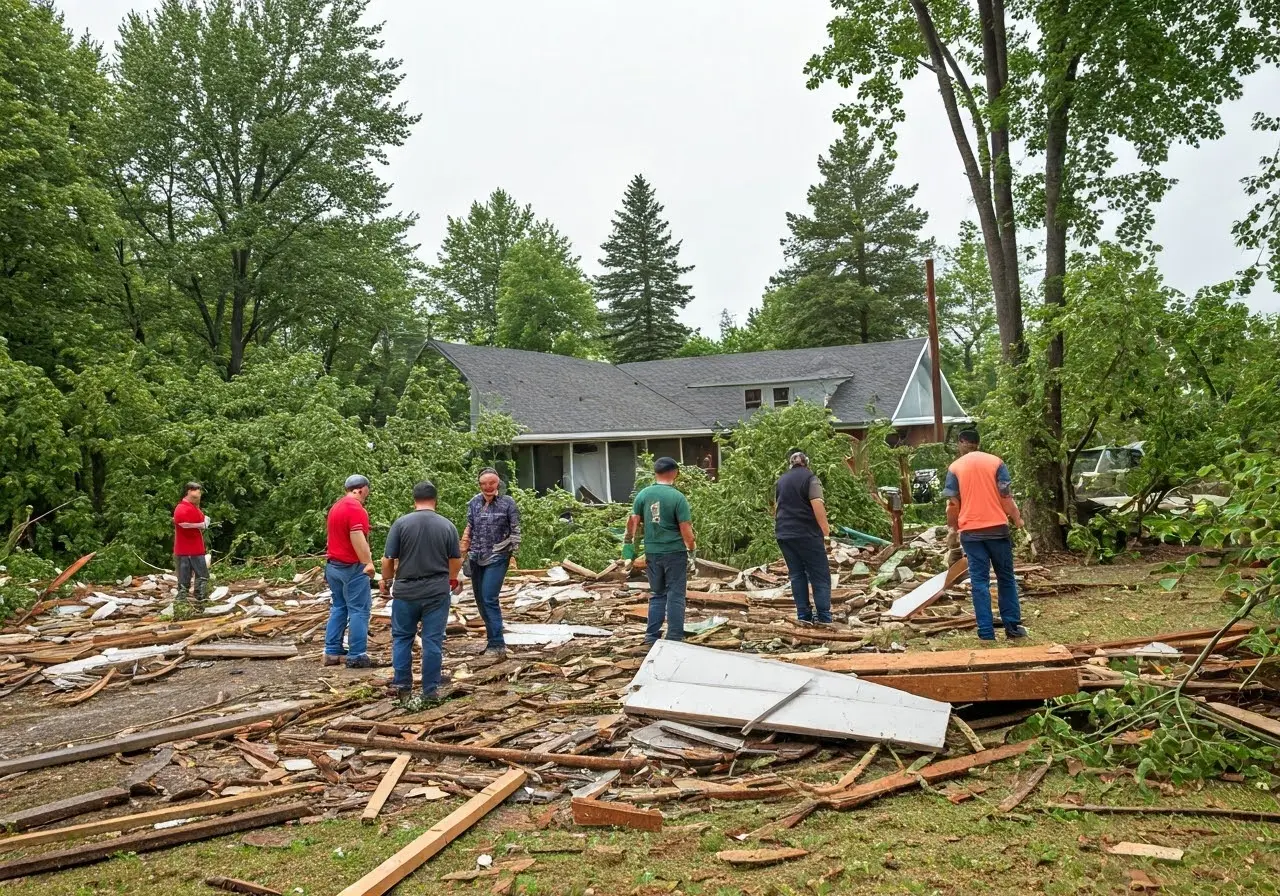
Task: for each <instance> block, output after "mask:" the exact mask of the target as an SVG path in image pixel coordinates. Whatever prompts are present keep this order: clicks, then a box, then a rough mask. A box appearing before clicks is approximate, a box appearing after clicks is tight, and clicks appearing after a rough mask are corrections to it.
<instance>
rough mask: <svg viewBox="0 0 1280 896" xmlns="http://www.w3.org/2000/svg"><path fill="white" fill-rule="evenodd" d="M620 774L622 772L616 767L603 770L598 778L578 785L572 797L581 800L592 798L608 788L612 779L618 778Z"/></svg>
mask: <svg viewBox="0 0 1280 896" xmlns="http://www.w3.org/2000/svg"><path fill="white" fill-rule="evenodd" d="M621 774H622V772H620V771H618V770H617V769H614V770H613V771H609V772H605V773H604V774H603V775H601V776H600V777H599V778H596V779H595V780H594V781H592V782H591V783H590V784H585V785H583V786H582V787H579V788H578V789H577V790H575V791H573V798H574V799H583V800H594V799H595V798H596V797H598V796H599V795H600V794H602V793H604V792H605V791H606V790H608V789H609V787H610V785H612V784H613V782H614V781H616V780H618V777H619V776H620V775H621Z"/></svg>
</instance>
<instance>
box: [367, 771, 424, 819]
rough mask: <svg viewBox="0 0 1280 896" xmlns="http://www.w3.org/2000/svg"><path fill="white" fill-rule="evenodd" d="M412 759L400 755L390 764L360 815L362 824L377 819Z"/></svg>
mask: <svg viewBox="0 0 1280 896" xmlns="http://www.w3.org/2000/svg"><path fill="white" fill-rule="evenodd" d="M412 758H413V757H411V756H410V755H409V754H408V753H401V754H400V755H399V756H397V757H396V758H395V761H394V762H392V763H391V768H389V769H387V773H386V774H385V775H383V776H382V781H381V782H379V784H378V789H377V790H375V791H374V792H373V796H371V797H369V804H368V805H367V806H365V807H364V812H362V813H361V815H360V820H361V821H362V822H364V823H365V824H369V823H370V822H372V821H373V820H374V819H376V818H377V817H378V813H379V812H381V811H382V807H383V805H385V804H386V802H387V797H389V796H391V791H393V790H395V789H396V784H398V783H399V782H400V776H401V775H403V774H404V770H405V769H406V768H408V767H409V760H410V759H412Z"/></svg>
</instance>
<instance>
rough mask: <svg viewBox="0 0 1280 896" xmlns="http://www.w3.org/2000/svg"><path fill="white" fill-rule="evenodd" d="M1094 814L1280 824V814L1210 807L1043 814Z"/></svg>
mask: <svg viewBox="0 0 1280 896" xmlns="http://www.w3.org/2000/svg"><path fill="white" fill-rule="evenodd" d="M1054 810H1058V811H1063V812H1093V813H1097V814H1099V815H1195V816H1204V817H1209V818H1231V819H1234V820H1236V821H1265V822H1270V823H1273V824H1276V823H1280V812H1262V811H1257V810H1253V809H1218V808H1214V807H1209V806H1098V805H1093V804H1085V805H1082V806H1077V805H1076V804H1075V803H1050V804H1049V805H1047V806H1044V807H1042V808H1041V810H1040V811H1041V812H1050V811H1054Z"/></svg>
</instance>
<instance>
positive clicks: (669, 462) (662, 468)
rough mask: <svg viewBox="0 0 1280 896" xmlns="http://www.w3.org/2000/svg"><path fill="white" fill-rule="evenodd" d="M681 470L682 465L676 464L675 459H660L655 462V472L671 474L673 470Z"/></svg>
mask: <svg viewBox="0 0 1280 896" xmlns="http://www.w3.org/2000/svg"><path fill="white" fill-rule="evenodd" d="M678 469H680V465H679V464H678V463H676V459H675V458H674V457H660V458H658V459H657V460H655V461H654V462H653V472H655V473H670V472H671V471H672V470H678Z"/></svg>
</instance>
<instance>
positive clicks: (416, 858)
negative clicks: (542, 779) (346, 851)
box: [338, 768, 527, 896]
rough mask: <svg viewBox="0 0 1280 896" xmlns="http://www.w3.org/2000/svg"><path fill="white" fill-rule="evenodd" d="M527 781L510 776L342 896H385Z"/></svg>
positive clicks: (522, 775) (515, 771)
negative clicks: (384, 895) (384, 894)
mask: <svg viewBox="0 0 1280 896" xmlns="http://www.w3.org/2000/svg"><path fill="white" fill-rule="evenodd" d="M526 777H527V775H526V774H525V772H524V770H523V769H518V768H516V769H512V770H511V771H509V772H507V773H506V774H505V775H503V776H502V777H500V778H498V779H497V780H496V781H494V782H493V783H492V784H490V785H489V786H488V787H486V788H485V789H484V790H482V791H481V792H480V793H478V794H476V795H475V796H474V797H472V798H471V799H470V800H468V801H467V802H466V803H465V804H464V805H463V806H461V807H460V808H458V809H455V810H454V811H453V812H450V813H449V814H448V815H446V816H445V817H444V818H442V819H441V820H440V821H438V822H436V824H435V825H433V826H432V828H431V830H429V831H427V832H426V833H425V834H423V835H422V836H420V837H418V838H417V839H416V840H414V841H413V842H412V843H410V844H409V845H408V846H406V847H404V849H402V850H400V851H399V852H397V853H396V854H395V855H393V856H391V857H390V858H389V859H387V860H386V861H385V862H383V863H382V864H381V865H379V866H378V867H377V868H374V869H373V870H372V871H370V872H369V873H368V874H366V875H365V876H364V877H362V878H360V879H359V880H358V881H356V882H355V883H353V884H351V885H350V886H349V887H347V888H345V889H344V890H343V891H342V892H341V893H339V894H338V896H382V894H383V893H386V892H387V891H388V890H390V889H391V888H392V887H394V886H395V885H396V884H398V883H400V881H402V880H404V879H405V878H406V877H408V876H409V875H410V874H412V873H413V872H414V871H416V870H417V869H418V867H419V866H421V865H422V864H423V863H424V862H426V861H427V860H428V859H430V858H431V857H432V856H434V855H435V854H436V853H438V852H439V851H440V850H442V849H444V848H445V847H446V846H448V845H449V844H450V843H452V842H453V841H454V840H455V839H457V838H458V837H459V836H461V835H462V833H463V832H465V831H466V830H467V829H468V828H470V827H471V826H472V825H474V824H475V823H476V822H477V821H479V820H480V819H481V818H483V817H484V816H486V815H488V814H489V813H490V812H491V811H493V810H494V809H495V808H497V806H498V805H499V804H501V803H502V801H503V800H505V799H506V798H507V797H509V796H510V795H511V794H513V793H515V792H516V791H517V790H519V789H520V786H521V785H522V784H524V782H525V778H526Z"/></svg>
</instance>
